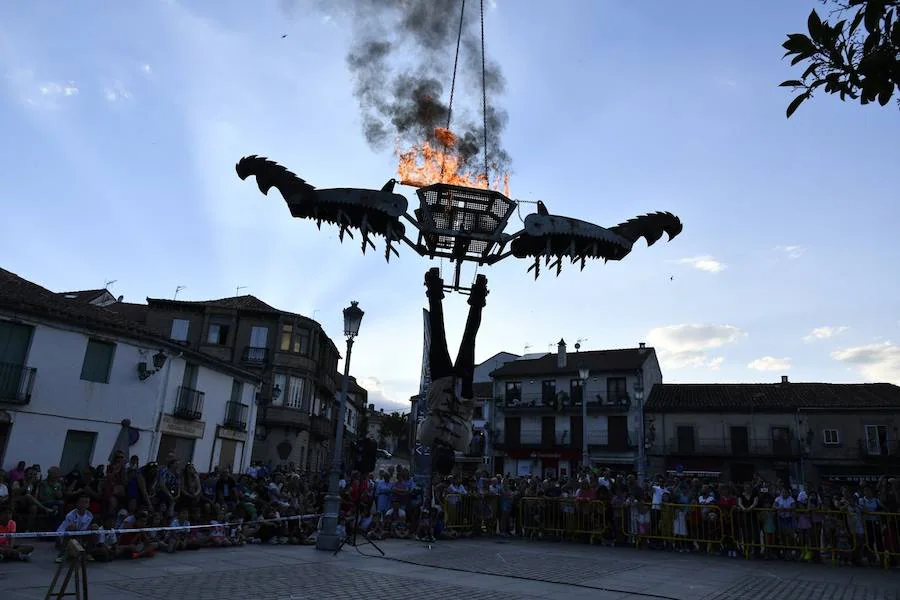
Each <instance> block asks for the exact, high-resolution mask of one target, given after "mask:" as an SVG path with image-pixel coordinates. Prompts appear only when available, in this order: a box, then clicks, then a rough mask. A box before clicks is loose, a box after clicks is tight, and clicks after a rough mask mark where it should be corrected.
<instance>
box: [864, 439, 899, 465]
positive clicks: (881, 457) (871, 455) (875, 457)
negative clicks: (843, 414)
mask: <svg viewBox="0 0 900 600" xmlns="http://www.w3.org/2000/svg"><path fill="white" fill-rule="evenodd" d="M859 456H860V458H862V459H863V460H864V461H866V462H873V463H878V462H888V461H889V462H897V461H900V441H898V440H893V441H890V442H886V443H885V442H881V443H878V444H869V443H867V441H866V440H865V439H861V440H859Z"/></svg>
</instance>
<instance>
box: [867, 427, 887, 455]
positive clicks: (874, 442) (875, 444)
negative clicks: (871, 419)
mask: <svg viewBox="0 0 900 600" xmlns="http://www.w3.org/2000/svg"><path fill="white" fill-rule="evenodd" d="M887 432H888V428H887V426H886V425H866V452H867V453H868V454H869V456H882V455H885V454H887V451H888V439H887Z"/></svg>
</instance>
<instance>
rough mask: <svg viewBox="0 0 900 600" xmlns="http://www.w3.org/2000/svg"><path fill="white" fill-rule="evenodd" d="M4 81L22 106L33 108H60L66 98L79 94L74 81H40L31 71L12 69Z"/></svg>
mask: <svg viewBox="0 0 900 600" xmlns="http://www.w3.org/2000/svg"><path fill="white" fill-rule="evenodd" d="M5 79H6V83H7V86H8V87H9V88H10V90H11V91H12V93H13V94H14V95H16V96H18V97H19V100H20V101H21V102H22V103H23V104H25V105H26V106H30V107H34V108H44V109H56V108H60V107H61V106H62V102H63V101H64V100H65V99H66V98H71V97H73V96H77V95H78V92H79V89H78V85H77V84H76V83H75V82H74V81H47V80H41V79H38V78H37V77H36V75H35V73H34V71H32V70H31V69H14V70H12V71H10V72H8V73H7V74H6V78H5Z"/></svg>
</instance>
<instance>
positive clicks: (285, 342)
mask: <svg viewBox="0 0 900 600" xmlns="http://www.w3.org/2000/svg"><path fill="white" fill-rule="evenodd" d="M293 337H294V327H293V326H292V325H282V326H281V345H280V346H279V348H281V351H282V352H290V351H291V340H292V339H293Z"/></svg>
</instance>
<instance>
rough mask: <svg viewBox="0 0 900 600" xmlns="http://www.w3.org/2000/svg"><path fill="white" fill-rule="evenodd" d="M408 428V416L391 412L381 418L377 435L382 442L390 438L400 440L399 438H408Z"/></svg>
mask: <svg viewBox="0 0 900 600" xmlns="http://www.w3.org/2000/svg"><path fill="white" fill-rule="evenodd" d="M408 427H409V415H402V414H400V413H398V412H392V413H390V414H386V415H384V416H382V417H381V427H380V428H379V432H378V433H379V435H380V436H381V439H382V440H385V439H387V438H391V437H392V438H394V439H395V440H400V438H405V437H408Z"/></svg>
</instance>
